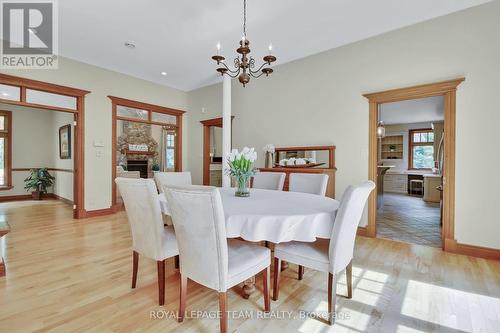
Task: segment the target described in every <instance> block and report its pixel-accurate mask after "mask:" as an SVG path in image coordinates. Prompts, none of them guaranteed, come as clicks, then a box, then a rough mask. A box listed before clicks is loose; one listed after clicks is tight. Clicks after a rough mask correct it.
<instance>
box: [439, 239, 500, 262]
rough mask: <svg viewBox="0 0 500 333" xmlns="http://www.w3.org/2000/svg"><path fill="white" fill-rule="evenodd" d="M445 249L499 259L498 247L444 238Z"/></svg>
mask: <svg viewBox="0 0 500 333" xmlns="http://www.w3.org/2000/svg"><path fill="white" fill-rule="evenodd" d="M445 251H448V252H453V253H457V254H463V255H466V256H472V257H479V258H484V259H493V260H500V249H492V248H489V247H482V246H476V245H469V244H461V243H458V242H457V241H456V240H454V239H445Z"/></svg>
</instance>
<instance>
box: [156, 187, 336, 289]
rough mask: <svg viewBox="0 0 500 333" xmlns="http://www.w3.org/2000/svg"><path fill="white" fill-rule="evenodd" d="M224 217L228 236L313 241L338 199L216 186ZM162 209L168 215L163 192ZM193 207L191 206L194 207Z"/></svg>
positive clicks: (326, 231)
mask: <svg viewBox="0 0 500 333" xmlns="http://www.w3.org/2000/svg"><path fill="white" fill-rule="evenodd" d="M219 191H220V194H221V199H222V205H223V208H224V215H225V219H226V234H227V238H242V239H244V240H246V241H250V242H261V241H268V242H272V243H275V244H276V243H283V242H290V241H301V242H314V241H316V239H317V238H325V239H328V238H330V235H331V233H332V229H333V223H334V220H335V214H336V212H337V209H338V207H339V202H338V201H337V200H335V199H332V198H329V197H325V196H320V195H315V194H309V193H300V192H285V191H273V190H262V189H253V188H252V189H250V196H249V197H237V196H235V194H234V193H235V189H234V188H219ZM158 198H159V201H160V207H161V210H162V213H163V214H165V215H170V208H169V206H168V202H167V200H166V198H165V195H164V194H163V193H160V194H159V197H158ZM193 208H194V207H193ZM254 284H255V282H254V279H251V280H250V281H247V282H245V286H244V287H243V292H244V295H243V296H244V297H245V298H248V297H249V296H250V294H251V293H252V292H253V291H254V290H255V285H254Z"/></svg>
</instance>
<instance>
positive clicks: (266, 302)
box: [262, 266, 271, 312]
mask: <svg viewBox="0 0 500 333" xmlns="http://www.w3.org/2000/svg"><path fill="white" fill-rule="evenodd" d="M270 273H271V269H270V267H269V266H268V267H267V268H266V269H265V270H263V271H262V280H263V286H264V288H263V292H264V311H265V312H269V311H271V300H270V299H269V285H270V281H269V275H270Z"/></svg>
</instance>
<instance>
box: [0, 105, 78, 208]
mask: <svg viewBox="0 0 500 333" xmlns="http://www.w3.org/2000/svg"><path fill="white" fill-rule="evenodd" d="M0 110H4V111H11V112H12V168H13V169H15V168H19V169H24V168H38V167H47V168H57V169H73V159H67V160H61V159H60V158H59V146H58V145H59V127H60V126H63V125H66V124H71V123H72V122H73V115H72V114H69V113H64V112H54V111H49V110H42V109H36V108H28V107H22V106H15V105H9V104H3V103H0ZM72 135H73V131H72ZM72 144H73V141H72ZM50 173H51V174H52V175H53V176H54V177H56V180H55V184H54V187H53V188H50V189H48V190H49V192H51V193H55V194H57V195H59V196H61V197H63V198H66V199H68V200H73V174H72V173H68V172H61V171H50ZM28 175H29V171H13V172H12V185H13V188H12V189H10V190H7V191H0V196H11V195H24V194H28V192H26V190H25V189H24V179H25V178H26V177H28Z"/></svg>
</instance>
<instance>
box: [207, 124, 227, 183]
mask: <svg viewBox="0 0 500 333" xmlns="http://www.w3.org/2000/svg"><path fill="white" fill-rule="evenodd" d="M233 119H234V116H232V117H231V122H232V121H233ZM201 124H202V125H203V185H210V186H217V187H221V186H222V158H223V154H222V118H213V119H207V120H202V121H201ZM231 142H232V140H231Z"/></svg>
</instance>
